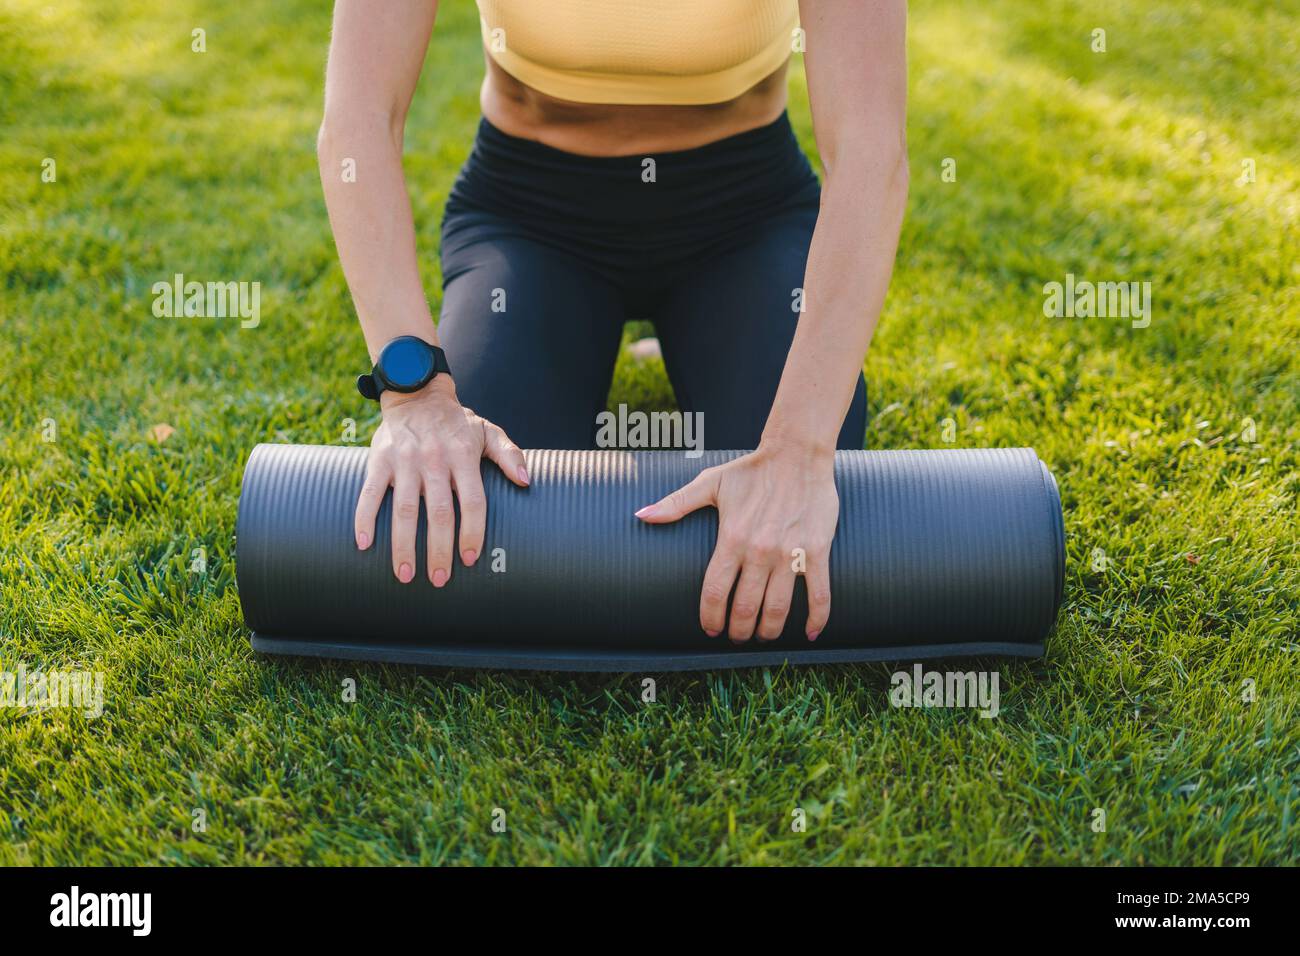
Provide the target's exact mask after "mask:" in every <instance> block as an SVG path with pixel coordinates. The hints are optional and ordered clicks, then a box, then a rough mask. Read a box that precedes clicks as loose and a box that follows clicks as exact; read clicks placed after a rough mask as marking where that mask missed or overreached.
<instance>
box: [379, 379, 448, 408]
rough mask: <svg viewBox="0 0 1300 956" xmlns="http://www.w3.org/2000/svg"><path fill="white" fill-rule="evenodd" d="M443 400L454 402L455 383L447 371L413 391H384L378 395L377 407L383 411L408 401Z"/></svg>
mask: <svg viewBox="0 0 1300 956" xmlns="http://www.w3.org/2000/svg"><path fill="white" fill-rule="evenodd" d="M439 399H440V400H443V401H451V402H456V401H457V398H456V383H455V382H454V381H452V377H451V376H450V375H448V374H447V373H445V372H444V373H442V374H440V375H435V376H434V377H433V378H431V379H429V381H428V383H427V384H426V385H425V386H424V387H423V388H420V389H417V390H416V391H414V392H394V391H391V390H390V391H385V392H383V393H382V394H381V395H380V396H379V407H380V408H382V409H383V410H384V411H388V410H389V409H393V408H397V407H399V406H401V405H406V404H408V403H410V402H418V401H428V400H439Z"/></svg>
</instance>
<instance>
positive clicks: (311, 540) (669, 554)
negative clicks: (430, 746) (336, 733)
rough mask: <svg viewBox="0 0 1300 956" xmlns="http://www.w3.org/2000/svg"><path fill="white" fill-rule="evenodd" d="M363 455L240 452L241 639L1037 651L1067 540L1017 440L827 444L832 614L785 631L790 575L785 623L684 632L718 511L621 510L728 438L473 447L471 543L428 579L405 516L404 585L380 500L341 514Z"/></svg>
mask: <svg viewBox="0 0 1300 956" xmlns="http://www.w3.org/2000/svg"><path fill="white" fill-rule="evenodd" d="M366 454H367V452H366V449H365V448H358V447H334V446H314V445H258V446H257V447H256V448H254V449H253V453H252V454H251V455H250V456H249V459H248V465H247V467H246V468H245V470H244V484H243V489H242V491H241V493H240V498H239V519H238V525H237V528H236V575H237V578H238V582H239V597H240V601H241V603H242V604H243V609H244V620H245V622H246V623H247V625H248V627H249V628H250V629H251V630H252V632H253V636H252V642H253V647H254V649H255V650H258V651H262V652H265V653H271V654H293V655H302V656H311V657H334V658H344V659H351V660H375V661H388V662H393V663H410V664H433V665H442V666H460V667H474V668H520V669H529V670H566V671H629V670H661V671H668V670H693V669H713V668H727V667H745V666H755V665H769V664H779V663H782V662H790V663H797V664H807V663H837V662H845V661H881V660H890V661H893V660H913V659H918V658H931V657H950V656H965V655H973V654H996V655H1015V656H1036V655H1039V654H1041V653H1042V650H1043V640H1044V638H1045V637H1046V635H1047V632H1048V631H1049V630H1050V629H1051V626H1052V623H1053V621H1054V620H1055V619H1056V612H1057V609H1058V607H1059V606H1060V602H1061V592H1062V584H1063V579H1064V571H1065V534H1064V526H1063V524H1062V518H1061V503H1060V498H1059V497H1058V495H1057V490H1056V482H1055V481H1054V480H1053V478H1052V475H1051V473H1050V472H1049V471H1048V470H1047V467H1046V466H1045V465H1044V464H1043V463H1042V462H1040V461H1039V460H1038V456H1037V455H1036V454H1035V453H1034V452H1033V450H1032V449H1028V448H1015V449H970V450H966V449H962V450H941V451H842V452H838V453H836V456H835V484H836V488H837V489H838V491H839V496H840V520H839V527H838V530H837V531H836V535H835V541H834V544H833V546H832V548H831V614H830V621H829V623H828V625H827V627H826V628H825V630H824V631H823V632H822V634H821V636H820V637H818V639H817V641H816V642H812V643H810V642H809V641H808V640H807V638H806V637H805V635H804V624H805V619H806V616H807V599H806V594H805V591H804V585H803V583H802V581H800V582H798V583H796V587H795V596H794V603H793V606H792V608H791V611H790V616H789V618H788V620H787V623H786V628H785V631H784V633H783V634H782V635H781V637H780V638H778V639H777V640H776V641H773V642H767V643H765V642H760V641H758V640H757V639H756V638H755V639H751V640H750V641H749V642H747V644H746V645H745V646H743V647H736V646H733V645H732V644H731V643H730V642H729V641H728V640H727V638H726V634H725V632H724V633H723V635H722V636H719V637H715V638H710V637H708V636H707V635H706V634H705V633H704V632H703V631H702V630H701V628H700V624H699V600H700V585H701V583H702V582H703V580H704V571H705V568H706V566H707V565H708V562H709V558H710V556H711V554H712V552H713V543H714V538H715V536H716V533H717V512H716V511H714V510H713V509H712V508H708V509H704V510H702V511H699V512H696V513H694V514H691V515H688V516H687V517H686V518H684V519H682V520H681V521H679V522H677V523H675V524H669V525H647V524H643V523H642V522H641V521H639V520H638V519H637V518H635V517H634V516H633V512H634V511H636V510H637V509H638V508H640V507H642V506H643V505H647V504H650V503H651V502H654V501H658V500H659V499H660V498H662V497H664V496H665V495H667V494H668V493H669V492H671V491H673V490H674V489H675V488H678V487H680V486H681V485H684V484H686V483H687V482H688V481H690V480H691V478H693V477H694V476H695V475H696V474H698V473H699V472H700V471H701V470H703V469H705V468H708V467H710V466H712V465H718V464H721V463H723V462H726V461H729V460H731V459H732V458H735V457H737V456H739V455H742V454H744V452H739V451H706V452H704V453H703V456H702V457H699V458H687V457H686V456H685V454H684V453H683V452H680V451H539V450H533V451H527V452H525V453H524V454H525V457H526V459H527V462H528V473H529V475H530V476H531V478H532V484H531V486H530V487H528V488H526V489H523V488H517V487H515V486H514V485H512V484H511V483H510V482H508V481H507V480H506V479H505V477H504V476H503V475H502V474H501V473H500V472H499V471H498V469H497V468H496V466H495V465H493V464H492V463H490V462H484V465H483V483H484V487H485V490H486V492H487V498H488V519H487V535H486V539H485V543H484V548H483V555H482V557H480V558H479V560H478V563H477V564H476V565H475V566H474V567H472V568H466V567H464V566H462V565H461V564H460V563H459V560H458V561H457V564H456V567H455V569H454V570H453V573H452V577H451V581H450V582H449V583H448V584H447V586H446V587H444V588H440V589H436V588H434V587H433V586H432V585H430V584H429V582H428V577H427V575H426V569H425V564H424V553H425V552H424V539H425V528H424V520H425V519H424V514H423V507H421V515H420V519H419V520H420V527H419V533H418V537H417V542H416V555H417V564H418V567H417V570H416V576H415V579H414V580H413V581H412V582H411V583H410V584H401V583H400V582H398V581H397V579H396V578H395V577H394V576H393V571H392V561H391V558H390V553H389V549H390V542H391V536H390V520H391V517H390V510H391V504H392V493H391V492H390V493H389V495H388V497H387V498H385V500H384V504H383V507H382V508H381V510H380V512H379V518H378V521H377V523H376V528H375V530H376V536H375V542H374V544H373V545H371V547H370V549H369V550H367V551H359V550H357V547H356V544H355V543H354V538H353V525H352V522H353V513H354V510H355V506H356V500H357V495H358V493H359V492H360V490H361V484H362V481H363V479H364V476H365V466H366Z"/></svg>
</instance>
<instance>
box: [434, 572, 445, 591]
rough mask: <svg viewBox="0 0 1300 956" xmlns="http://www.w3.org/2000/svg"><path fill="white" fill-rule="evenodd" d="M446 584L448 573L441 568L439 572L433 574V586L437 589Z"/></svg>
mask: <svg viewBox="0 0 1300 956" xmlns="http://www.w3.org/2000/svg"><path fill="white" fill-rule="evenodd" d="M446 583H447V572H446V571H444V570H443V569H442V568H439V569H438V570H437V571H434V572H433V586H434V587H435V588H440V587H442V586H443V585H444V584H446Z"/></svg>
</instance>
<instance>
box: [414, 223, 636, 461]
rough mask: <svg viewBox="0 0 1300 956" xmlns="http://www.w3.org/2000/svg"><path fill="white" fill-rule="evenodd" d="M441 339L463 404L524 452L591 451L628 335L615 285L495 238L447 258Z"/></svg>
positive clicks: (461, 246)
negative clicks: (624, 336) (624, 334)
mask: <svg viewBox="0 0 1300 956" xmlns="http://www.w3.org/2000/svg"><path fill="white" fill-rule="evenodd" d="M442 267H443V276H444V280H443V299H442V309H441V313H442V314H441V318H440V319H439V322H438V337H439V339H440V341H441V343H442V347H443V348H444V349H445V350H446V352H447V361H448V363H449V364H450V365H451V371H452V376H453V378H454V379H455V382H456V393H457V396H458V397H459V399H460V401H461V402H462V403H463V404H464V405H466V406H467V407H469V408H472V409H473V410H474V411H476V412H477V413H478V414H480V415H482V416H483V417H484V418H486V419H488V420H489V421H492V422H495V423H496V424H498V425H500V426H501V427H502V428H503V429H505V431H506V434H507V435H509V436H510V437H511V439H513V440H514V441H515V443H516V444H518V445H520V446H522V447H524V448H590V447H593V446H594V442H595V433H596V415H597V414H598V413H599V412H600V411H602V410H603V409H604V407H605V402H606V399H607V397H608V395H609V384H610V378H611V376H612V374H613V369H614V360H615V358H616V357H617V354H618V346H619V342H620V339H621V336H622V327H623V315H622V309H621V306H620V303H619V299H618V296H617V294H616V293H615V290H614V288H613V286H612V285H610V284H609V283H608V282H607V281H606V280H604V279H602V278H601V277H599V276H597V275H595V274H594V273H592V272H590V271H589V270H587V269H586V268H585V267H583V266H582V265H581V264H580V263H579V262H578V261H577V260H575V259H574V258H573V257H571V256H569V255H567V254H566V253H563V252H560V251H558V250H555V249H551V248H549V247H547V246H545V245H542V244H541V243H538V242H535V241H533V240H531V239H526V238H520V237H502V236H492V237H488V238H481V239H475V240H470V241H465V240H463V239H458V240H457V241H454V242H452V243H450V244H448V243H447V242H445V241H444V246H443V254H442Z"/></svg>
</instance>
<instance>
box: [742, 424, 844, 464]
mask: <svg viewBox="0 0 1300 956" xmlns="http://www.w3.org/2000/svg"><path fill="white" fill-rule="evenodd" d="M837 435H838V431H837V432H836V434H834V435H825V434H822V433H821V432H820V431H813V430H810V429H803V430H800V429H794V428H790V427H788V426H785V425H783V424H782V423H780V422H771V421H769V422H768V426H767V427H766V428H764V429H763V436H762V438H760V439H759V443H758V448H757V449H755V451H756V452H758V453H760V454H762V455H763V456H764V457H772V458H790V459H798V460H800V461H802V462H805V463H812V464H821V463H831V462H833V461H834V460H835V438H836V436H837Z"/></svg>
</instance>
